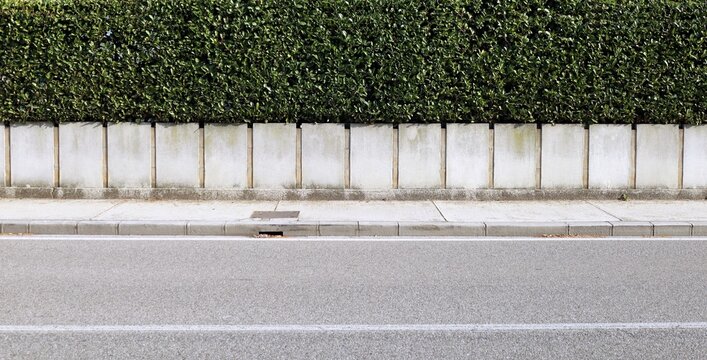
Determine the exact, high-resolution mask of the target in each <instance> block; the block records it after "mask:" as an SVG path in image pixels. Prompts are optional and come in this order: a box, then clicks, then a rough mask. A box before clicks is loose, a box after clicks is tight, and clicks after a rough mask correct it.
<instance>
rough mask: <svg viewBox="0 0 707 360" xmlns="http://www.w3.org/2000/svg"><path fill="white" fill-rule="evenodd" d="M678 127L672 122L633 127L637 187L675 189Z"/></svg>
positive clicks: (678, 150)
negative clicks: (634, 129)
mask: <svg viewBox="0 0 707 360" xmlns="http://www.w3.org/2000/svg"><path fill="white" fill-rule="evenodd" d="M680 156H681V153H680V129H678V127H677V126H673V125H638V126H637V128H636V188H638V189H656V188H664V189H676V188H677V187H678V180H679V177H680V175H679V171H680V167H679V165H680V164H679V162H680Z"/></svg>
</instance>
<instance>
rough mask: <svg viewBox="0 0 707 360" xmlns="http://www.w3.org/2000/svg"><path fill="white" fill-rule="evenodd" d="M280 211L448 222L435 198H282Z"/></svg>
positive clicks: (327, 217)
mask: <svg viewBox="0 0 707 360" xmlns="http://www.w3.org/2000/svg"><path fill="white" fill-rule="evenodd" d="M277 210H278V211H299V212H300V216H299V218H300V220H311V221H327V222H328V221H444V218H443V217H442V215H441V214H440V213H439V211H438V210H437V207H436V206H435V204H434V203H433V202H432V201H281V202H280V203H279V204H278V205H277Z"/></svg>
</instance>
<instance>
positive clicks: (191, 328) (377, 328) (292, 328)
mask: <svg viewBox="0 0 707 360" xmlns="http://www.w3.org/2000/svg"><path fill="white" fill-rule="evenodd" d="M682 329H693V330H694V329H697V330H707V322H665V323H557V324H401V325H0V333H18V332H22V333H27V332H30V333H66V332H69V333H76V332H390V331H411V332H528V331H596V330H682Z"/></svg>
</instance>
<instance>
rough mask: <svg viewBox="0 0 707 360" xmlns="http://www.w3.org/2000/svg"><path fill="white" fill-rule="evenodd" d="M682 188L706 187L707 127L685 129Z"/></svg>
mask: <svg viewBox="0 0 707 360" xmlns="http://www.w3.org/2000/svg"><path fill="white" fill-rule="evenodd" d="M683 159H684V160H683V188H686V189H694V188H704V187H707V125H699V126H686V127H685V149H684V158H683Z"/></svg>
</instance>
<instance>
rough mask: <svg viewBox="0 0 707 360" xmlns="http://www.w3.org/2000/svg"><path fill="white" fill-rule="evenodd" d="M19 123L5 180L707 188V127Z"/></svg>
mask: <svg viewBox="0 0 707 360" xmlns="http://www.w3.org/2000/svg"><path fill="white" fill-rule="evenodd" d="M104 130H105V133H104ZM8 133H9V139H10V141H6V140H5V137H4V136H1V137H0V148H1V149H3V150H4V153H3V154H9V159H10V162H6V161H5V156H0V173H1V174H3V175H6V176H4V177H5V179H4V180H5V183H2V182H1V181H0V186H2V185H3V184H7V183H9V184H10V186H12V187H22V188H24V187H28V186H29V187H49V188H51V187H55V186H57V185H60V186H61V187H63V188H65V189H70V188H102V187H103V186H104V185H105V184H106V180H107V185H108V187H111V188H118V189H121V188H149V187H158V188H197V187H205V188H208V189H248V188H255V189H267V190H277V189H330V190H332V189H333V190H337V189H340V190H343V189H359V190H383V191H385V190H391V189H394V188H396V187H397V188H399V189H403V190H405V189H442V188H447V189H462V190H464V189H471V190H473V189H484V188H488V187H494V188H498V189H535V188H536V187H537V186H538V184H539V185H540V186H541V188H543V189H559V190H565V189H584V188H586V187H589V188H590V189H599V190H603V189H607V190H611V189H615V190H621V189H632V188H637V189H681V188H685V189H700V188H702V189H705V188H707V126H688V127H686V128H685V129H684V130H681V129H680V128H679V127H678V126H676V125H639V126H638V127H637V129H636V130H635V131H634V130H632V129H631V126H630V125H592V126H590V128H589V130H586V129H584V128H583V127H582V126H580V125H549V124H548V125H544V126H542V128H541V130H540V131H538V129H537V127H536V125H535V124H520V125H511V124H496V125H495V127H494V130H491V129H490V128H489V126H488V124H448V125H447V126H446V129H443V128H442V126H441V125H439V124H401V125H400V126H399V128H398V129H397V130H395V129H394V128H393V126H392V125H362V124H355V125H352V126H351V128H350V130H347V129H346V128H345V126H344V125H342V124H304V125H302V128H301V129H298V128H297V126H296V125H295V124H255V125H254V126H253V127H252V129H249V127H248V126H247V125H243V124H241V125H211V124H206V125H205V126H204V128H203V129H199V126H198V125H197V124H177V125H174V124H156V125H155V126H154V129H153V128H152V127H151V125H150V124H133V123H120V124H109V125H108V128H107V129H104V128H103V127H102V126H101V125H100V124H87V123H66V124H61V125H60V126H59V127H55V126H54V125H53V124H49V123H32V124H21V125H19V124H13V125H12V126H11V127H10V128H9V130H8ZM492 134H493V136H492ZM538 135H540V136H538ZM55 136H56V140H55ZM3 166H4V167H5V168H6V169H5V170H8V171H3ZM396 185H397V186H396Z"/></svg>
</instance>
